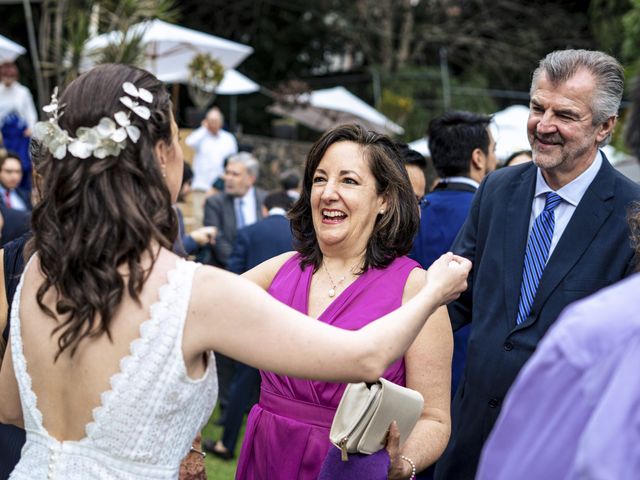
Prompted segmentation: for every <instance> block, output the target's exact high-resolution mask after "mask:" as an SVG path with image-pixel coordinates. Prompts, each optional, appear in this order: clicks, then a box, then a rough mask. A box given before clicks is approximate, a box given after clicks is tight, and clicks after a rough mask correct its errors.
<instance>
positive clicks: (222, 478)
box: [202, 407, 246, 480]
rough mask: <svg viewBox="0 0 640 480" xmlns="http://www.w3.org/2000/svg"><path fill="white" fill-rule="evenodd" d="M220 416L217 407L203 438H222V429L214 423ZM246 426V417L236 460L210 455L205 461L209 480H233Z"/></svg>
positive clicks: (237, 447) (203, 433) (205, 428)
mask: <svg viewBox="0 0 640 480" xmlns="http://www.w3.org/2000/svg"><path fill="white" fill-rule="evenodd" d="M219 416H220V411H219V409H218V408H217V407H216V409H215V411H214V412H213V415H211V418H210V419H209V423H207V425H206V426H205V427H204V429H203V430H202V438H203V439H205V438H212V439H214V440H218V439H220V438H222V427H219V426H217V425H214V423H213V422H214V421H215V420H216V419H217V418H218V417H219ZM245 425H246V417H245V420H244V421H243V422H242V429H241V430H240V437H239V438H238V445H237V446H236V458H234V459H233V460H221V459H219V458H218V457H214V456H213V455H211V454H210V453H207V456H206V457H205V459H204V462H205V466H206V468H207V477H208V479H209V480H233V479H234V478H235V474H236V466H237V464H238V456H239V455H240V447H241V446H242V439H243V438H244V429H245Z"/></svg>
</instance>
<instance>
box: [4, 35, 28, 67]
mask: <svg viewBox="0 0 640 480" xmlns="http://www.w3.org/2000/svg"><path fill="white" fill-rule="evenodd" d="M25 53H27V50H26V49H25V48H24V47H23V46H22V45H19V44H17V43H16V42H14V41H12V40H9V39H8V38H7V37H4V36H2V35H0V63H3V62H13V61H14V60H15V59H16V58H18V57H19V56H20V55H24V54H25Z"/></svg>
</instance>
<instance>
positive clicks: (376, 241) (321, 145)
mask: <svg viewBox="0 0 640 480" xmlns="http://www.w3.org/2000/svg"><path fill="white" fill-rule="evenodd" d="M338 142H353V143H357V144H358V145H360V146H362V151H363V154H364V156H365V158H366V159H367V161H368V162H369V168H370V169H371V173H372V174H373V176H374V177H375V179H376V190H377V193H378V195H382V196H384V198H385V199H386V201H387V207H386V209H385V212H384V214H379V215H378V217H377V219H376V223H375V226H374V228H373V232H372V233H371V236H370V237H369V241H368V242H367V250H366V252H365V258H364V265H363V267H362V271H363V272H364V271H367V270H368V269H369V268H384V267H386V266H387V265H389V264H390V263H391V262H392V261H393V260H394V259H395V258H396V257H398V256H402V255H406V254H407V253H409V251H410V250H411V245H412V244H413V237H414V236H415V234H416V231H417V229H418V224H419V223H420V218H419V214H418V203H417V200H416V197H415V195H414V194H413V190H412V189H411V184H410V183H409V176H408V175H407V170H406V169H405V167H404V164H403V162H402V159H401V158H400V155H399V153H398V151H397V150H396V146H395V144H394V142H393V141H392V140H391V139H389V138H388V137H386V136H385V135H381V134H378V133H375V132H371V131H368V130H365V129H364V128H363V127H361V126H360V125H355V124H349V125H341V126H339V127H336V128H334V129H332V130H329V131H328V132H326V133H325V134H324V135H322V137H321V138H320V139H319V140H318V141H317V142H316V143H314V144H313V146H312V147H311V150H310V151H309V154H308V155H307V161H306V166H305V171H304V179H303V183H302V193H301V194H300V198H299V199H298V201H297V202H296V203H295V205H294V206H293V208H292V209H291V211H290V212H289V218H290V220H291V230H292V231H293V235H294V237H295V239H296V243H297V245H296V249H297V250H298V252H300V254H301V255H302V266H303V267H304V266H309V265H313V268H314V271H316V270H317V269H318V268H320V265H321V264H322V252H321V251H320V246H319V245H318V241H317V238H316V233H315V230H314V228H313V220H312V215H311V187H312V184H313V176H314V174H315V171H316V169H317V168H318V164H319V163H320V161H321V160H322V157H324V154H325V153H326V151H327V150H328V148H329V147H330V146H331V145H333V144H334V143H338Z"/></svg>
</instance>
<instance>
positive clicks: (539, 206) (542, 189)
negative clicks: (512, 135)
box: [529, 151, 602, 258]
mask: <svg viewBox="0 0 640 480" xmlns="http://www.w3.org/2000/svg"><path fill="white" fill-rule="evenodd" d="M601 166H602V154H601V153H600V151H598V153H597V154H596V158H595V160H594V161H593V163H592V164H591V165H590V166H589V168H587V169H586V170H585V171H584V172H582V173H581V174H580V175H579V176H578V177H576V178H575V179H573V180H572V181H571V182H569V183H567V184H566V185H565V186H564V187H562V188H561V189H559V190H556V193H557V194H558V195H560V197H561V198H562V201H561V202H560V204H559V205H558V206H557V207H556V209H555V221H556V223H555V227H554V229H553V238H552V239H551V248H550V249H549V257H547V258H551V254H552V253H553V250H554V249H555V248H556V245H557V244H558V241H559V240H560V238H561V237H562V234H563V233H564V230H565V228H567V225H568V224H569V220H571V217H572V216H573V212H575V211H576V207H577V206H578V204H579V203H580V200H582V197H583V196H584V194H585V192H586V191H587V188H589V185H591V182H593V179H594V178H596V175H597V174H598V171H599V170H600V167H601ZM536 175H537V176H536V191H535V195H534V197H533V207H532V208H531V218H530V219H529V233H531V228H533V222H534V221H535V219H536V217H537V216H538V215H540V213H541V212H542V210H544V206H545V203H546V196H545V195H546V193H548V192H553V189H552V188H551V187H549V185H547V182H546V181H545V179H544V177H543V176H542V172H541V171H540V169H539V168H538V172H537V174H536Z"/></svg>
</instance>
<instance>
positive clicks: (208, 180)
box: [185, 107, 238, 224]
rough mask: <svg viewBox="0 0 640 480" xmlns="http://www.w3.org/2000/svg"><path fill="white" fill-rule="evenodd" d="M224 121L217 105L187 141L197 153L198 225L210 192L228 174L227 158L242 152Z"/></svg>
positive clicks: (195, 199) (194, 187)
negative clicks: (225, 168)
mask: <svg viewBox="0 0 640 480" xmlns="http://www.w3.org/2000/svg"><path fill="white" fill-rule="evenodd" d="M223 124H224V117H223V116H222V112H221V111H220V109H219V108H217V107H213V108H211V109H210V110H209V111H208V112H207V116H206V117H205V119H204V120H203V121H202V125H201V126H200V127H199V128H197V129H196V130H194V131H193V133H191V135H189V136H188V137H187V138H186V140H185V143H186V144H187V145H188V146H189V147H191V148H192V149H193V150H194V152H195V155H194V157H193V180H192V182H191V188H192V191H191V199H192V201H193V207H194V216H195V217H196V222H197V223H198V224H200V223H201V222H202V215H203V206H204V199H205V196H206V193H207V191H209V189H211V186H212V185H213V182H215V181H216V179H217V178H219V177H221V176H222V175H223V173H224V160H225V159H226V158H227V157H228V156H230V155H233V154H235V153H237V152H238V143H237V142H236V139H235V137H234V136H233V135H232V134H231V133H229V132H227V131H226V130H224V129H223V128H222V125H223Z"/></svg>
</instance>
